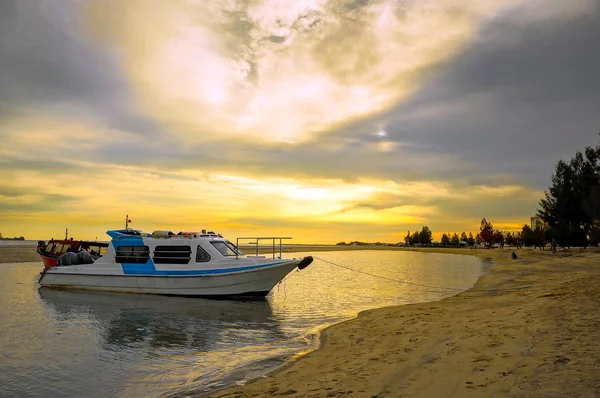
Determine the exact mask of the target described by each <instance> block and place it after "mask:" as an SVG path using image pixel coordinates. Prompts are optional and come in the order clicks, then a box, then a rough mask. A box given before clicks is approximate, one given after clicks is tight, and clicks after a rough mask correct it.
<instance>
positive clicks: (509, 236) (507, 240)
mask: <svg viewBox="0 0 600 398" xmlns="http://www.w3.org/2000/svg"><path fill="white" fill-rule="evenodd" d="M504 243H506V244H507V245H508V246H514V245H515V238H514V237H513V234H512V233H511V232H510V231H509V232H507V233H506V237H505V238H504Z"/></svg>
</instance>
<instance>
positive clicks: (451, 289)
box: [314, 257, 465, 293]
mask: <svg viewBox="0 0 600 398" xmlns="http://www.w3.org/2000/svg"><path fill="white" fill-rule="evenodd" d="M314 258H315V259H316V260H320V261H323V262H324V263H327V264H330V265H334V266H336V267H340V268H343V269H345V270H348V271H353V272H356V273H359V274H364V275H369V276H372V277H375V278H379V279H384V280H387V281H391V282H397V283H404V284H405V285H412V286H419V287H424V288H428V289H435V290H428V291H430V292H434V293H448V292H462V291H464V290H465V289H458V288H454V287H444V286H435V285H426V284H423V283H416V282H407V281H403V280H400V279H394V278H388V277H387V276H382V275H377V274H372V273H370V272H365V271H361V270H358V269H355V268H350V267H346V266H345V265H341V264H336V263H334V262H332V261H328V260H325V259H322V258H319V257H314Z"/></svg>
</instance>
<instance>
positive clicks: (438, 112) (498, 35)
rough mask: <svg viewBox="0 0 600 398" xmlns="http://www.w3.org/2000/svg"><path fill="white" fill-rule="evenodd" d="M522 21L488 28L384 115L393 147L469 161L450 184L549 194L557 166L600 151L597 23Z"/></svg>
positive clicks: (514, 16)
mask: <svg viewBox="0 0 600 398" xmlns="http://www.w3.org/2000/svg"><path fill="white" fill-rule="evenodd" d="M551 3H552V2H551ZM554 3H555V2H554ZM519 12H520V10H515V11H514V12H513V13H509V14H507V15H505V16H503V17H502V18H501V19H498V20H496V21H494V22H493V23H491V24H490V25H488V26H486V27H484V28H483V29H482V31H481V32H480V37H481V38H480V40H478V41H477V42H476V43H474V44H473V46H471V47H470V48H469V49H467V50H466V51H465V52H464V53H463V54H461V55H459V56H458V57H456V58H455V60H454V61H453V62H452V63H451V64H449V65H446V66H444V67H443V68H442V69H440V71H439V72H438V73H437V74H436V75H435V76H433V77H432V78H431V80H430V81H429V82H428V84H427V85H426V86H425V87H424V88H423V89H422V90H420V91H419V92H418V93H417V94H416V95H415V96H414V97H413V98H412V99H411V100H410V101H408V102H407V103H405V104H403V105H402V106H400V107H398V108H397V109H395V110H394V111H393V112H392V113H390V114H389V115H387V117H388V119H389V120H390V123H389V124H390V126H389V128H388V131H389V132H390V133H391V134H392V135H393V136H394V137H396V139H402V140H406V141H408V142H413V143H417V144H420V145H424V146H425V147H427V148H428V152H431V153H440V154H450V155H453V156H455V157H456V158H457V159H461V160H462V161H463V162H462V163H461V164H460V165H459V167H456V166H455V165H454V164H452V163H448V164H447V168H446V173H445V174H452V173H464V174H465V175H468V176H469V178H472V179H474V180H480V181H481V180H485V177H484V176H486V175H494V174H498V175H514V176H517V178H519V177H520V178H523V177H524V178H525V179H527V180H529V182H530V183H532V184H535V185H536V186H540V187H543V186H545V184H547V183H548V181H549V176H550V173H551V172H552V171H553V167H554V165H555V163H556V162H557V161H558V160H559V159H560V158H570V157H571V156H573V154H574V153H575V151H576V150H582V149H583V148H584V147H585V146H586V145H593V144H595V143H597V141H598V137H597V133H598V126H599V125H600V89H599V88H600V72H599V71H600V40H598V38H599V37H600V15H599V14H598V13H595V14H586V15H581V16H579V17H577V18H576V19H565V20H561V19H560V18H553V19H546V20H543V21H537V22H536V21H531V22H530V23H523V21H522V20H520V18H519V17H518V13H519ZM519 20H520V21H521V22H520V23H517V22H513V21H519ZM437 171H439V170H437Z"/></svg>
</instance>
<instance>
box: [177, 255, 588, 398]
mask: <svg viewBox="0 0 600 398" xmlns="http://www.w3.org/2000/svg"><path fill="white" fill-rule="evenodd" d="M436 251H437V250H436ZM444 252H456V253H461V254H476V255H477V256H480V257H482V258H483V259H484V260H488V261H494V263H495V264H496V265H495V266H493V267H492V270H491V272H490V273H489V274H487V275H485V276H483V277H482V278H480V280H479V281H478V282H477V284H476V285H475V286H474V288H473V289H471V290H469V291H467V292H464V293H461V294H459V295H457V296H454V297H451V298H448V299H445V300H442V301H439V302H434V303H423V304H416V305H406V306H399V307H388V308H383V309H377V310H372V311H366V312H363V313H361V314H360V315H359V316H358V317H357V318H355V319H353V320H349V321H346V322H343V323H340V324H337V325H334V326H332V327H329V328H328V329H326V330H325V331H324V332H323V336H322V344H321V347H320V348H319V349H318V350H316V351H314V352H312V353H309V354H308V355H306V356H304V357H301V358H300V359H298V360H296V361H293V362H292V363H289V364H287V365H285V366H283V367H281V368H279V369H277V370H276V371H274V372H273V373H272V374H270V375H269V376H267V377H264V378H260V379H258V380H255V381H253V382H251V383H248V384H247V385H245V386H234V387H230V388H227V389H224V390H220V391H217V392H213V393H211V394H208V395H202V394H200V393H194V392H193V391H187V392H182V393H181V394H177V395H176V396H180V397H184V396H185V397H196V396H208V397H215V398H216V397H219V398H226V397H269V396H286V397H341V396H344V397H491V396H502V397H530V396H536V397H538V396H543V397H565V396H572V397H575V396H583V397H596V396H600V341H599V340H598V338H597V336H598V333H599V327H600V311H599V308H598V307H599V303H600V301H599V299H600V287H599V282H600V267H599V265H600V255H599V254H597V253H592V252H590V251H589V250H588V251H584V252H583V253H580V252H579V250H574V251H572V252H562V253H558V254H552V253H550V252H549V251H544V252H542V251H539V250H519V251H518V252H517V253H518V255H519V259H518V260H512V259H511V252H512V251H511V250H503V251H500V250H478V251H477V252H476V253H475V252H472V253H470V252H469V251H467V250H457V251H452V250H444Z"/></svg>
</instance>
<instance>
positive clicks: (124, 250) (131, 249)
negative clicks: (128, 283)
mask: <svg viewBox="0 0 600 398" xmlns="http://www.w3.org/2000/svg"><path fill="white" fill-rule="evenodd" d="M149 257H150V248H149V247H148V246H119V247H117V250H116V251H115V261H116V262H117V263H129V264H146V263H147V262H148V258H149Z"/></svg>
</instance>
